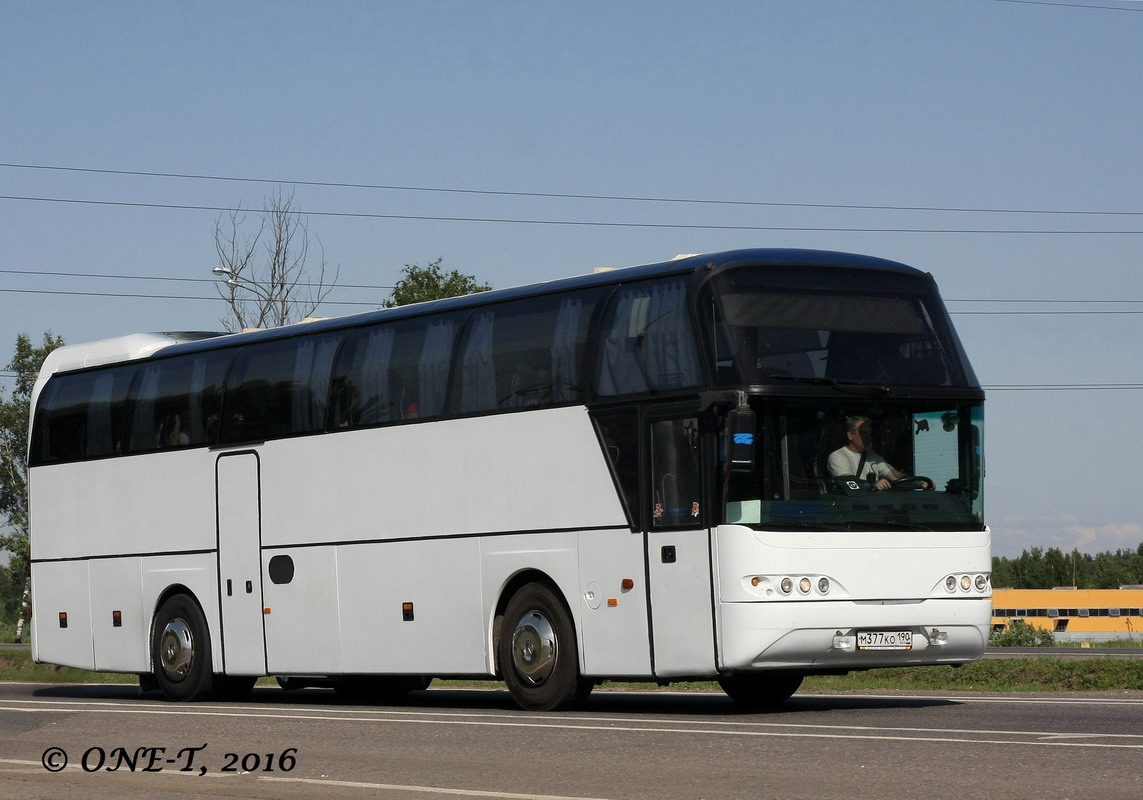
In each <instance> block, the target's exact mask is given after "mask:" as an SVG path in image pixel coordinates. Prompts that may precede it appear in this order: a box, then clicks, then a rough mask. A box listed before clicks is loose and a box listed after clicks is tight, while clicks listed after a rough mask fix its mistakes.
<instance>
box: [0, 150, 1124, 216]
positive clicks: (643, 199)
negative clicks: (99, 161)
mask: <svg viewBox="0 0 1143 800" xmlns="http://www.w3.org/2000/svg"><path fill="white" fill-rule="evenodd" d="M0 167H7V168H9V169H27V170H51V171H56V172H81V173H87V174H95V175H125V176H132V177H144V178H176V179H180V180H199V181H223V182H232V183H266V184H275V185H286V186H318V187H325V188H336V189H373V190H379V191H395V192H426V193H437V194H470V195H483V196H495V197H535V198H546V199H557V200H608V201H617V202H632V203H681V204H695V205H717V206H764V207H770V208H825V209H841V210H850V211H931V212H942V213H959V214H1050V215H1055V214H1060V215H1072V216H1077V215H1078V216H1129V217H1138V216H1143V211H1084V210H1077V209H1071V210H1060V209H1046V208H987V207H985V208H973V207H961V206H904V205H872V204H862V203H795V202H788V201H785V202H783V201H773V200H716V199H709V198H697V197H653V196H647V195H613V194H573V193H569V192H529V191H510V190H496V189H464V188H457V187H443V186H402V185H397V184H383V183H347V182H342V181H309V180H295V179H282V178H251V177H240V176H233V175H198V174H193V173H185V172H148V171H144V170H127V169H97V168H93V167H66V166H60V165H51V164H4V163H0ZM225 210H235V211H238V210H242V209H225Z"/></svg>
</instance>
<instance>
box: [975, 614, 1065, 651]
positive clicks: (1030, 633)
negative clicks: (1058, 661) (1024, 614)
mask: <svg viewBox="0 0 1143 800" xmlns="http://www.w3.org/2000/svg"><path fill="white" fill-rule="evenodd" d="M988 646H989V647H1055V646H1056V637H1055V636H1053V635H1052V632H1051V631H1050V630H1047V629H1046V628H1037V627H1035V626H1033V625H1029V624H1028V623H1027V622H1024V621H1022V620H1013V621H1012V622H1011V623H1010V624H1009V625H1008V627H1007V628H1005V629H1004V630H994V631H993V632H992V633H991V634H990V635H989V637H988Z"/></svg>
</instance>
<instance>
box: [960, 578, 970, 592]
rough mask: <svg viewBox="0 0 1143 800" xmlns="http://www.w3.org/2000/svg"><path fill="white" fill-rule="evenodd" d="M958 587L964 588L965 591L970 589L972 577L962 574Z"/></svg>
mask: <svg viewBox="0 0 1143 800" xmlns="http://www.w3.org/2000/svg"><path fill="white" fill-rule="evenodd" d="M960 588H962V589H964V590H965V591H966V592H967V591H968V590H969V589H971V588H972V578H970V577H968V576H967V575H964V576H962V577H961V579H960Z"/></svg>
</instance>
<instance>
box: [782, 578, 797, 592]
mask: <svg viewBox="0 0 1143 800" xmlns="http://www.w3.org/2000/svg"><path fill="white" fill-rule="evenodd" d="M780 588H781V589H782V594H789V593H790V592H792V591H794V582H793V581H792V580H790V579H789V578H782V583H781V586H780Z"/></svg>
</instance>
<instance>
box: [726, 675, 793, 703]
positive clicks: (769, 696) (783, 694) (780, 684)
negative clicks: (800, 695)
mask: <svg viewBox="0 0 1143 800" xmlns="http://www.w3.org/2000/svg"><path fill="white" fill-rule="evenodd" d="M802 677H803V676H802V675H801V674H800V673H797V672H779V671H772V672H745V673H743V672H738V673H733V674H731V675H723V676H722V677H721V678H719V679H718V685H719V686H721V687H722V691H724V692H726V693H727V694H728V695H730V697H731V699H733V700H735V701H736V702H738V703H740V704H742V705H744V706H747V707H749V708H758V709H764V708H774V707H775V706H778V705H780V704H781V703H782V702H783V701H784V700H787V699H788V698H789V697H790V696H791V695H792V694H793V693H794V692H796V691H798V687H799V686H801V685H802Z"/></svg>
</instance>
